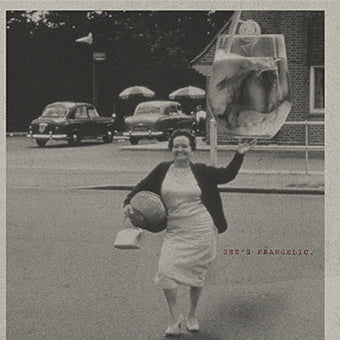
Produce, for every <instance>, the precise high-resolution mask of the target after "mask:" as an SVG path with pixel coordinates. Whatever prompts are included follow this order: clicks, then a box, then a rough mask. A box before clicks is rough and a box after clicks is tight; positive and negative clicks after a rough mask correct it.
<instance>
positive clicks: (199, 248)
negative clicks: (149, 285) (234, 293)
mask: <svg viewBox="0 0 340 340" xmlns="http://www.w3.org/2000/svg"><path fill="white" fill-rule="evenodd" d="M215 258H216V228H215V226H214V224H213V221H212V219H211V217H210V215H208V217H207V215H206V214H205V215H202V214H197V215H195V216H191V217H186V218H176V217H174V218H169V220H168V225H167V230H166V232H165V236H164V242H163V245H162V249H161V255H160V259H159V264H158V273H157V274H156V277H155V283H156V284H157V285H158V286H160V287H161V288H163V289H173V288H176V287H177V285H178V284H182V285H187V286H191V287H202V286H203V285H204V280H205V276H206V273H207V270H208V268H209V266H210V264H211V262H212V261H213V260H214V259H215Z"/></svg>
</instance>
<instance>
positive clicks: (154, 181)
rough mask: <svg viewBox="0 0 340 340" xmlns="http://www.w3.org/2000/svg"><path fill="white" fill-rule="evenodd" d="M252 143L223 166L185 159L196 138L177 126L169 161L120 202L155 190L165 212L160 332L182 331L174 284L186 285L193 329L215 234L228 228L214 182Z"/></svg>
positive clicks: (233, 168)
mask: <svg viewBox="0 0 340 340" xmlns="http://www.w3.org/2000/svg"><path fill="white" fill-rule="evenodd" d="M255 143H256V140H253V141H251V142H249V143H243V144H239V146H238V151H237V153H236V154H235V155H234V157H233V159H232V161H231V162H230V164H229V165H228V166H227V167H225V168H216V167H213V166H207V165H205V164H202V163H192V162H191V161H190V159H191V157H192V155H193V152H194V151H195V150H196V144H195V137H194V136H193V135H192V134H191V133H190V132H189V131H187V130H176V131H174V132H173V134H172V135H171V137H170V140H169V149H170V150H171V151H172V153H173V157H174V161H173V162H162V163H160V164H159V165H158V166H156V168H155V169H153V170H152V171H151V173H150V174H149V175H148V176H147V177H146V178H145V179H143V180H142V181H141V182H140V183H139V184H138V185H137V186H136V187H135V188H134V189H133V190H132V191H131V192H130V193H129V195H128V196H127V198H126V200H125V201H124V213H125V214H126V215H127V216H129V214H131V213H133V209H132V207H131V205H130V204H129V202H130V200H131V198H132V197H133V196H134V195H135V194H136V193H137V192H138V191H141V190H150V191H153V192H155V193H157V194H159V195H160V196H161V197H162V199H163V201H164V204H165V205H166V207H167V210H168V220H167V228H166V231H165V236H164V242H163V245H162V250H161V255H160V260H159V265H158V272H157V274H156V277H155V283H156V284H157V285H158V286H160V287H161V288H162V289H163V291H164V294H165V297H166V300H167V303H168V307H169V311H170V315H171V319H172V321H171V324H170V325H169V327H168V328H167V329H166V331H165V335H167V336H171V335H177V334H181V327H182V323H183V321H184V320H183V316H182V315H180V314H179V311H178V308H177V303H176V298H177V286H178V285H179V284H182V285H186V286H189V287H190V310H189V313H188V316H187V318H186V320H185V323H186V327H187V329H188V330H189V331H198V330H199V325H198V321H197V318H196V308H197V304H198V301H199V298H200V295H201V292H202V288H203V285H204V280H205V274H206V272H207V269H208V268H209V265H210V264H211V262H212V261H213V260H214V258H215V257H216V233H217V232H218V233H222V232H224V231H225V230H226V229H227V222H226V219H225V217H224V214H223V210H222V201H221V197H220V195H219V192H218V188H217V185H218V184H222V183H227V182H229V181H231V180H233V179H234V178H235V177H236V175H237V173H238V171H239V169H240V167H241V164H242V161H243V156H244V154H245V153H246V152H247V151H248V150H249V149H250V148H251V147H252V146H253V145H254V144H255Z"/></svg>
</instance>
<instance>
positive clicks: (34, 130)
mask: <svg viewBox="0 0 340 340" xmlns="http://www.w3.org/2000/svg"><path fill="white" fill-rule="evenodd" d="M114 130H115V117H114V115H112V117H101V116H100V115H99V114H98V112H97V110H96V108H95V107H94V106H93V105H92V104H89V103H81V102H66V101H65V102H55V103H52V104H49V105H47V106H46V107H45V108H44V110H43V112H42V114H41V116H40V117H38V118H37V119H34V120H33V121H32V123H31V124H30V126H29V133H28V135H27V137H30V138H34V139H35V141H36V143H37V144H38V146H40V147H42V146H45V145H46V143H47V142H48V141H50V140H58V141H59V140H66V141H68V144H69V145H77V144H80V142H81V140H82V139H87V138H98V137H101V138H103V141H104V143H111V142H112V139H113V134H114Z"/></svg>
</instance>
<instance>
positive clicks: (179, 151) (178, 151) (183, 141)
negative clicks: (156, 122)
mask: <svg viewBox="0 0 340 340" xmlns="http://www.w3.org/2000/svg"><path fill="white" fill-rule="evenodd" d="M172 153H173V155H174V159H175V162H180V163H183V162H189V160H190V157H191V156H192V148H191V146H190V140H189V138H188V137H186V136H178V137H175V139H174V140H173V147H172Z"/></svg>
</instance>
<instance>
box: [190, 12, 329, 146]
mask: <svg viewBox="0 0 340 340" xmlns="http://www.w3.org/2000/svg"><path fill="white" fill-rule="evenodd" d="M249 20H251V21H253V24H254V25H255V24H257V25H256V26H257V27H258V28H260V31H261V34H283V35H284V38H285V44H286V53H287V59H288V68H289V74H290V79H291V93H292V103H293V106H292V110H291V112H290V114H289V116H288V118H287V122H290V123H288V124H285V125H283V126H282V128H281V129H280V131H279V132H278V133H277V134H276V135H275V137H273V138H272V139H271V140H261V141H259V142H260V143H261V142H262V143H271V144H275V143H276V144H290V145H301V144H305V140H306V128H305V125H302V124H297V125H294V124H293V122H300V123H301V122H306V121H307V122H314V123H311V124H310V125H308V128H307V134H308V143H309V144H310V145H324V115H325V97H324V83H325V80H324V50H325V48H324V12H323V11H242V12H241V17H240V23H239V25H238V26H237V30H236V34H237V33H239V29H240V27H241V25H242V22H246V21H249ZM254 22H255V23H254ZM230 26H231V20H230V21H229V22H228V23H227V24H226V25H225V26H224V27H223V28H222V29H221V30H220V32H219V33H218V34H217V35H216V36H215V37H214V39H213V40H212V41H211V42H210V44H209V45H208V46H206V48H205V49H204V50H203V51H202V52H201V53H200V54H199V55H198V56H196V57H195V58H194V59H193V60H192V61H191V65H192V67H193V68H194V69H196V70H197V71H198V72H199V73H201V74H203V75H204V76H205V77H206V88H208V87H209V81H210V77H211V71H212V64H213V61H214V55H215V49H216V43H217V40H218V36H219V35H221V34H228V33H229V30H230ZM316 122H317V123H318V124H316ZM207 124H208V125H209V121H208V123H207ZM207 131H209V126H208V127H207ZM232 141H233V139H232V138H230V137H228V136H226V135H225V133H223V131H221V130H220V129H218V143H219V144H226V143H230V142H232Z"/></svg>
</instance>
